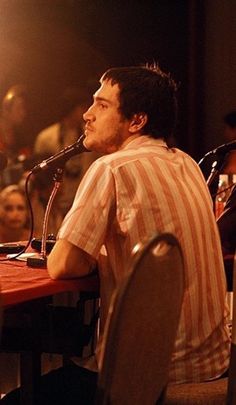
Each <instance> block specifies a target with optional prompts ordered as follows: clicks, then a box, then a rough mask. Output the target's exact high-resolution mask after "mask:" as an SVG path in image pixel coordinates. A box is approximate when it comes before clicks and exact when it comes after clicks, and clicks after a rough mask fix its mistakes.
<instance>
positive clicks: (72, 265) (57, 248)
mask: <svg viewBox="0 0 236 405" xmlns="http://www.w3.org/2000/svg"><path fill="white" fill-rule="evenodd" d="M95 264H96V262H95V260H94V259H93V258H92V256H90V255H89V254H88V253H86V252H85V251H84V250H82V249H80V248H78V247H77V246H75V245H73V244H72V243H70V242H68V241H67V240H65V239H59V240H58V241H57V242H56V244H55V245H54V247H53V249H52V251H51V253H50V254H49V256H48V261H47V268H48V273H49V275H50V277H51V278H52V279H65V278H75V277H81V276H86V275H87V274H89V273H90V272H91V271H92V269H93V268H94V267H95Z"/></svg>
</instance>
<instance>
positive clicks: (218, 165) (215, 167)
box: [207, 154, 228, 187]
mask: <svg viewBox="0 0 236 405" xmlns="http://www.w3.org/2000/svg"><path fill="white" fill-rule="evenodd" d="M227 155H228V154H226V155H225V154H224V155H221V156H219V157H218V160H215V161H214V162H213V163H212V166H211V172H210V175H209V177H208V179H207V185H208V187H209V186H210V185H211V183H212V182H213V180H214V179H215V177H216V176H217V175H218V173H219V172H220V171H221V170H222V169H223V167H224V165H225V160H226V159H225V157H226V156H227Z"/></svg>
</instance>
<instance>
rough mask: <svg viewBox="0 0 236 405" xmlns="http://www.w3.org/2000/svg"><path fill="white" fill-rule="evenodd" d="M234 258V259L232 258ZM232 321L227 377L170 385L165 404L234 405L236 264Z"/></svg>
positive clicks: (235, 383)
mask: <svg viewBox="0 0 236 405" xmlns="http://www.w3.org/2000/svg"><path fill="white" fill-rule="evenodd" d="M234 260H235V259H234ZM233 279H234V281H233V321H232V344H231V354H230V366H229V377H228V378H226V377H225V378H221V379H218V380H215V381H210V382H202V383H190V384H189V383H188V384H179V385H170V386H168V387H167V394H166V399H165V402H164V404H165V405H226V404H227V405H236V264H235V262H234V276H233Z"/></svg>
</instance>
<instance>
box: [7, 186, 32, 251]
mask: <svg viewBox="0 0 236 405" xmlns="http://www.w3.org/2000/svg"><path fill="white" fill-rule="evenodd" d="M28 222H29V221H28V210H27V203H26V198H25V193H24V191H23V190H22V189H21V187H19V186H18V185H14V184H12V185H10V186H7V187H5V188H4V189H2V191H1V192H0V243H6V242H17V241H24V240H27V239H28V237H29V229H28Z"/></svg>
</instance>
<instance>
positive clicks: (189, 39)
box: [0, 0, 236, 160]
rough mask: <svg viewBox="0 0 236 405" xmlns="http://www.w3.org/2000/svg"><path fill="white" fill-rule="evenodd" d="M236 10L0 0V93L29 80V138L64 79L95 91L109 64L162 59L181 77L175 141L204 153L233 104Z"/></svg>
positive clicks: (183, 3)
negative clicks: (87, 86)
mask: <svg viewBox="0 0 236 405" xmlns="http://www.w3.org/2000/svg"><path fill="white" fill-rule="evenodd" d="M235 15H236V2H235V0H224V1H222V0H205V1H204V2H203V1H199V0H153V1H149V0H139V1H137V0H126V1H122V0H110V1H109V0H0V73H1V74H0V97H1V99H2V98H3V96H4V94H5V93H6V91H7V89H8V88H9V87H10V86H12V85H15V84H21V85H23V86H25V87H26V89H27V93H28V98H29V108H30V111H29V115H28V120H27V121H28V122H27V128H26V129H25V134H24V136H26V137H27V140H28V142H29V144H33V143H34V139H35V137H36V134H37V133H38V132H39V131H40V130H42V129H43V128H45V127H46V126H48V125H50V124H51V123H53V122H54V121H55V120H56V119H57V116H58V108H59V104H58V98H59V95H60V94H61V93H62V92H63V90H64V89H65V88H66V87H68V86H77V87H79V86H83V85H85V84H86V85H89V86H90V87H91V88H92V89H94V90H95V89H96V88H97V87H98V79H99V77H100V75H101V73H103V71H104V70H106V69H107V68H109V67H111V66H118V65H119V66H122V65H132V64H140V63H145V62H153V61H158V63H159V65H160V67H161V68H162V69H164V70H167V71H170V72H171V73H172V75H173V77H174V78H175V80H176V81H177V82H178V83H180V88H179V100H180V111H179V121H178V127H177V130H176V142H177V144H178V146H179V147H181V148H182V149H183V150H185V151H186V152H188V153H190V154H191V155H192V156H193V157H194V158H195V159H196V160H198V159H200V158H201V157H202V155H203V154H205V153H206V152H207V151H208V150H209V149H212V148H213V147H215V146H217V145H219V144H221V143H222V142H223V141H224V140H223V116H224V115H225V114H226V113H227V112H229V111H231V110H235V109H236V99H235V92H236V73H235V66H236V24H235ZM91 94H92V93H91Z"/></svg>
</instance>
